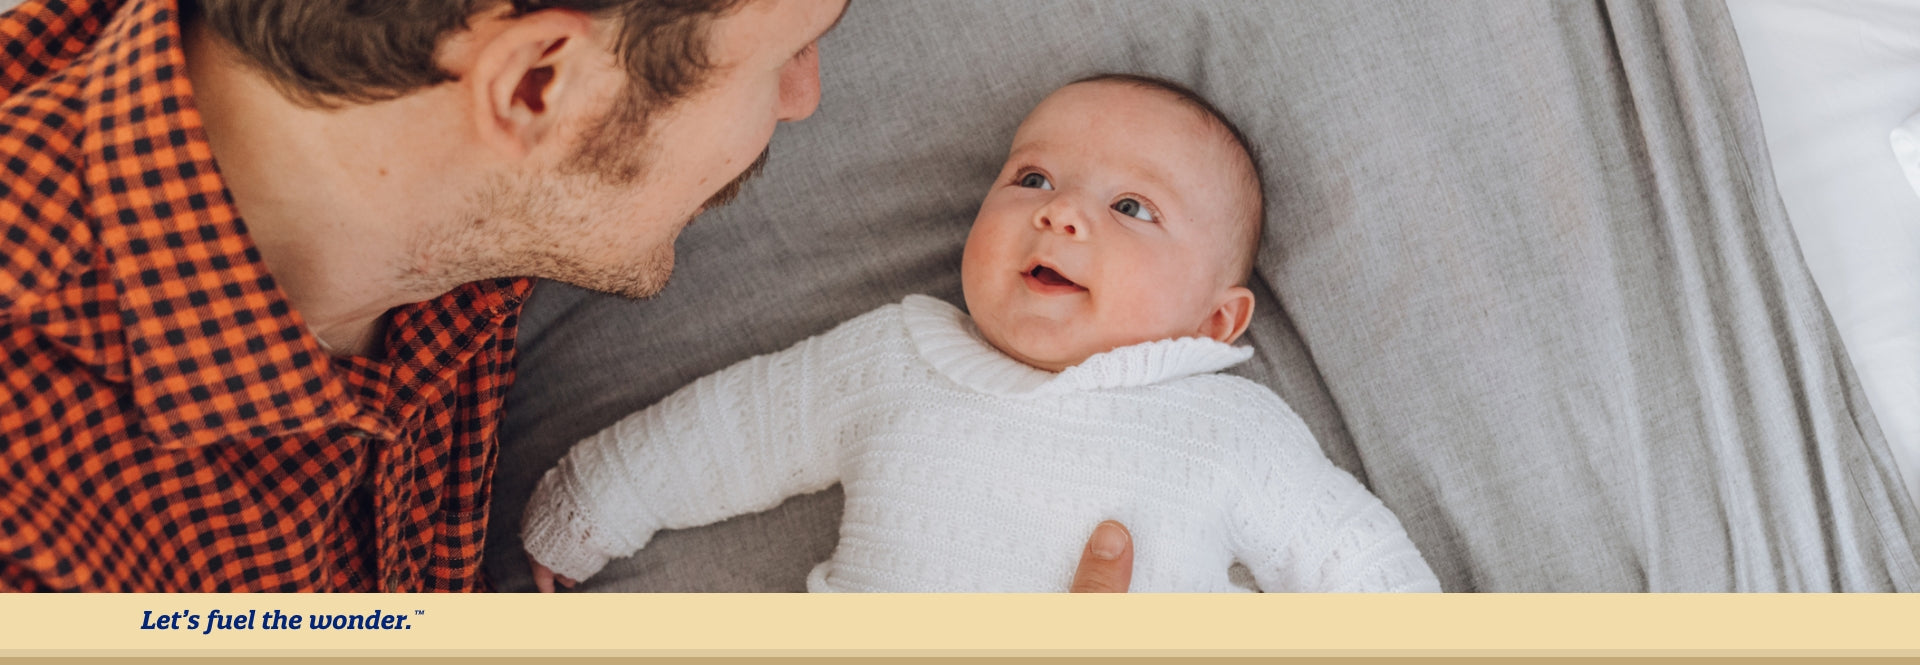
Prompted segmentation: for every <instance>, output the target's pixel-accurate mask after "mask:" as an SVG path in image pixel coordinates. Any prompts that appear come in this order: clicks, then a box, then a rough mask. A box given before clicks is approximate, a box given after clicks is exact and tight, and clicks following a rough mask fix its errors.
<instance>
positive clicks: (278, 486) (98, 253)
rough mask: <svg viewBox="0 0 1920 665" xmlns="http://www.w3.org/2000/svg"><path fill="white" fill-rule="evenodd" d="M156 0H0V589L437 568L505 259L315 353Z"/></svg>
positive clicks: (469, 515) (454, 514)
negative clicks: (331, 350) (345, 343)
mask: <svg viewBox="0 0 1920 665" xmlns="http://www.w3.org/2000/svg"><path fill="white" fill-rule="evenodd" d="M177 22H178V13H177V8H176V7H175V6H174V0H130V1H128V2H125V3H124V4H121V3H118V2H88V1H85V0H70V1H64V2H63V1H62V0H29V1H28V2H26V3H24V4H22V5H21V6H19V7H17V8H16V9H14V10H13V11H11V12H10V13H7V14H5V15H4V16H0V50H3V51H4V54H5V55H4V57H0V89H4V90H5V97H4V101H0V229H4V235H3V236H0V589H10V590H101V591H156V590H170V591H229V590H261V591H306V590H333V591H347V590H365V591H373V590H380V591H458V590H474V589H477V588H480V587H482V586H484V580H483V579H482V576H481V567H480V557H481V553H482V551H483V550H482V541H483V539H484V536H485V532H486V520H487V502H488V498H489V496H488V490H489V480H490V478H491V476H492V471H493V464H494V458H495V445H496V436H497V434H496V430H497V427H498V422H499V417H498V416H499V411H500V407H501V403H502V400H503V398H504V395H505V392H506V389H507V385H508V383H510V382H511V380H512V376H513V333H514V329H515V324H516V321H517V315H518V312H519V307H520V303H521V300H522V299H523V298H524V296H525V294H526V292H527V291H528V290H529V289H530V288H531V281H530V280H500V281H495V282H487V283H476V284H469V285H466V286H463V287H461V288H459V289H456V290H455V291H453V292H452V293H448V294H446V295H444V296H442V297H440V298H438V299H435V300H433V301H431V302H427V303H420V304H416V305H411V306H408V307H403V308H400V309H397V310H394V311H393V312H391V313H390V314H389V317H390V318H389V320H388V323H387V327H386V330H387V333H386V335H387V336H386V338H385V341H386V346H385V352H384V353H385V356H384V357H381V358H332V357H330V356H328V355H327V354H326V353H325V352H323V351H322V349H321V348H320V346H319V343H318V341H317V340H316V339H315V338H314V337H313V336H312V335H311V334H309V333H308V332H307V330H306V327H305V325H304V324H303V323H302V320H301V318H300V315H299V313H298V312H295V311H293V310H292V309H291V308H290V307H288V305H287V299H286V295H285V294H284V293H282V292H281V291H280V289H279V288H278V287H277V286H276V285H275V283H274V279H273V277H272V276H271V275H269V274H268V273H267V270H266V267H265V265H263V264H262V263H261V261H260V255H259V253H258V251H257V250H256V249H255V248H254V247H253V245H252V243H251V241H249V239H248V237H247V233H246V226H245V224H244V223H243V222H242V220H241V219H240V217H239V216H238V213H237V212H236V211H235V209H234V207H233V203H232V199H231V197H230V196H229V195H228V193H227V191H226V189H225V186H224V184H223V182H222V180H221V178H220V174H219V171H218V170H217V168H216V167H215V165H214V162H213V154H212V152H211V151H210V149H209V148H208V144H207V140H206V136H205V134H204V132H203V131H202V125H201V120H200V116H199V114H198V113H197V112H196V111H195V110H194V109H193V107H192V106H191V101H190V100H191V98H192V94H191V90H190V88H189V86H188V82H187V80H186V78H185V76H184V71H185V70H184V67H183V56H182V53H181V45H180V31H179V26H178V25H177Z"/></svg>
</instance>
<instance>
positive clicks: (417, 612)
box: [413, 610, 427, 616]
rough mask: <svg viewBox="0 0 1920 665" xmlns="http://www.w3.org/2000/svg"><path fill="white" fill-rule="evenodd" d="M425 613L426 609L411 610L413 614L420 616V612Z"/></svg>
mask: <svg viewBox="0 0 1920 665" xmlns="http://www.w3.org/2000/svg"><path fill="white" fill-rule="evenodd" d="M426 613H427V611H426V610H414V611H413V615H414V616H420V615H422V614H426Z"/></svg>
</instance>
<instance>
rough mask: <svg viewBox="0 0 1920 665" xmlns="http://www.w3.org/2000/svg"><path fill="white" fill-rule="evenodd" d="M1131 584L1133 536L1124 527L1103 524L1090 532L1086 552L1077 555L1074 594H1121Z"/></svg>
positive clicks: (1111, 522)
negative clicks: (1078, 560) (1078, 563)
mask: <svg viewBox="0 0 1920 665" xmlns="http://www.w3.org/2000/svg"><path fill="white" fill-rule="evenodd" d="M1132 583H1133V534H1132V533H1129V532H1128V531H1127V527H1126V526H1124V525H1122V524H1120V523H1119V522H1115V521H1113V520H1107V521H1105V522H1101V523H1100V526H1096V527H1094V528H1093V536H1092V537H1089V538H1087V549H1086V550H1084V551H1082V552H1081V553H1080V568H1079V569H1078V570H1075V571H1074V573H1073V586H1072V587H1069V588H1068V589H1067V590H1068V591H1072V592H1074V593H1125V592H1126V590H1127V586H1128V585H1130V584H1132Z"/></svg>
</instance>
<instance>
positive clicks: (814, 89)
mask: <svg viewBox="0 0 1920 665" xmlns="http://www.w3.org/2000/svg"><path fill="white" fill-rule="evenodd" d="M819 107H820V46H819V45H818V44H815V45H813V46H810V47H808V48H807V53H805V54H804V55H801V56H800V57H798V58H794V60H793V62H789V63H787V67H786V70H785V71H783V72H781V73H780V108H779V110H778V117H779V118H780V121H781V122H790V121H794V120H805V119H806V118H807V116H810V115H813V111H814V109H817V108H819Z"/></svg>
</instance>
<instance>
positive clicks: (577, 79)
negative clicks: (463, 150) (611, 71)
mask: <svg viewBox="0 0 1920 665" xmlns="http://www.w3.org/2000/svg"><path fill="white" fill-rule="evenodd" d="M494 20H496V21H500V24H498V25H497V26H488V27H490V28H494V29H492V30H489V31H488V32H487V33H486V35H485V36H484V37H480V38H479V39H478V40H477V41H476V42H475V43H473V44H471V45H470V48H472V49H473V51H472V55H471V60H470V62H471V63H472V64H471V66H470V67H469V68H468V69H467V71H465V72H462V73H461V74H460V78H461V79H462V80H463V82H467V83H468V90H470V91H471V94H472V95H473V113H474V115H475V117H474V125H475V127H476V128H477V129H478V131H479V132H480V134H481V139H482V140H484V141H486V142H487V143H488V144H490V145H493V146H495V147H496V148H498V149H501V150H503V151H505V152H506V153H507V154H509V155H512V156H515V157H520V156H524V155H526V154H527V153H529V152H532V151H533V149H534V148H535V147H536V146H538V145H540V143H541V142H543V141H545V140H547V139H549V138H550V137H552V136H553V131H554V130H555V129H556V128H558V126H559V125H560V121H561V119H563V118H564V117H566V116H567V115H569V114H579V113H582V112H583V111H585V110H586V109H584V106H585V105H588V104H591V103H595V102H598V100H599V99H600V96H598V95H595V94H592V93H593V90H592V89H591V88H592V87H593V86H592V81H593V80H594V77H593V76H591V74H592V69H593V67H594V66H596V63H602V62H605V59H606V58H608V57H609V56H608V55H607V53H606V52H605V51H604V50H602V49H601V48H600V46H599V45H597V44H596V43H595V40H594V39H593V35H594V33H593V19H592V18H591V17H589V16H587V15H586V14H583V13H580V12H575V11H567V10H560V9H548V10H542V11H537V12H532V13H529V14H524V15H521V16H508V17H500V18H497V19H494ZM476 33H478V31H477V30H476ZM476 36H477V35H476ZM600 103H604V102H600Z"/></svg>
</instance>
